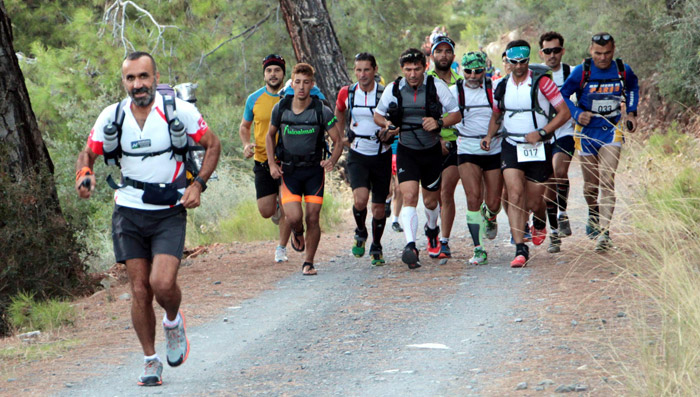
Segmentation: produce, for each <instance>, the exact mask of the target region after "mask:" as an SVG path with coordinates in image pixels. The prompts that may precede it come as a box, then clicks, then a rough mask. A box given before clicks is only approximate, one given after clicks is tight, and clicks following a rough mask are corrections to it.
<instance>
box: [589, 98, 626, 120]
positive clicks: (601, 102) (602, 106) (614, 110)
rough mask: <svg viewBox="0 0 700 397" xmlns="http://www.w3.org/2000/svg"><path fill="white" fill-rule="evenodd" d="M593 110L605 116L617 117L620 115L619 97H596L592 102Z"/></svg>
mask: <svg viewBox="0 0 700 397" xmlns="http://www.w3.org/2000/svg"><path fill="white" fill-rule="evenodd" d="M591 111H592V112H593V113H598V114H601V115H603V116H605V117H615V116H619V115H620V100H619V99H594V100H593V101H592V103H591Z"/></svg>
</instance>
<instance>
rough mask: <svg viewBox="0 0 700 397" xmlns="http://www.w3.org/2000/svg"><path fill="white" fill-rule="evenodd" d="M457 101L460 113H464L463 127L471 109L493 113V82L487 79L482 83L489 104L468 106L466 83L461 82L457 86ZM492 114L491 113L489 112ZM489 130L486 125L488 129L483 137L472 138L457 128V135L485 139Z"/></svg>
mask: <svg viewBox="0 0 700 397" xmlns="http://www.w3.org/2000/svg"><path fill="white" fill-rule="evenodd" d="M456 87H457V100H458V102H459V111H460V112H462V122H461V123H462V125H463V126H466V119H467V117H466V113H465V110H466V111H467V112H469V111H470V109H477V108H488V109H489V111H492V110H491V109H493V82H492V81H491V79H490V78H487V77H485V78H484V80H483V81H482V83H481V87H482V88H483V89H484V93H485V94H486V100H487V101H488V103H487V104H483V105H466V98H465V94H464V82H462V81H460V82H459V83H458V84H457V85H456ZM489 113H490V112H489ZM487 130H488V124H487V125H486V129H485V130H484V134H483V135H479V136H472V135H465V134H464V133H462V132H460V129H459V128H457V135H459V136H461V137H465V138H479V139H481V138H484V137H485V136H486V131H487Z"/></svg>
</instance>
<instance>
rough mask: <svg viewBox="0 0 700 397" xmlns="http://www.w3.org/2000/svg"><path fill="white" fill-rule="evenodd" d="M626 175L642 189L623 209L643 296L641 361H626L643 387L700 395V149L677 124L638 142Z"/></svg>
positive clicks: (634, 281)
mask: <svg viewBox="0 0 700 397" xmlns="http://www.w3.org/2000/svg"><path fill="white" fill-rule="evenodd" d="M631 146H632V147H631V148H630V149H631V150H630V154H629V155H628V158H629V161H628V163H627V164H626V170H625V171H624V174H623V175H624V176H623V179H626V180H627V181H628V186H629V187H631V189H632V190H633V191H635V192H636V193H635V194H634V195H631V196H628V197H626V200H627V201H628V205H626V210H625V211H624V212H623V213H621V215H620V217H619V218H621V219H623V220H624V225H625V227H627V228H629V232H630V233H631V234H632V235H633V236H634V238H630V239H626V240H625V241H624V246H622V248H623V250H624V251H625V252H626V253H627V255H626V258H625V259H624V263H626V266H625V267H624V270H625V273H623V275H626V276H629V277H628V280H630V282H631V285H633V286H634V287H635V288H636V289H637V290H638V291H639V292H640V293H641V294H642V295H643V296H644V297H646V299H644V300H642V301H640V302H637V305H636V306H635V313H634V315H633V319H634V321H635V329H636V333H635V335H634V338H635V339H634V342H635V343H636V349H635V351H636V352H637V357H635V360H634V361H633V362H634V363H635V364H636V365H625V366H624V369H625V372H626V374H627V379H628V387H629V390H630V391H632V392H633V393H634V394H635V395H643V396H695V395H700V289H699V288H698V285H700V273H699V270H700V267H699V266H698V264H699V263H698V260H697V258H698V257H700V238H698V237H699V235H698V233H699V232H700V229H698V221H699V220H700V178H698V171H700V156H698V154H699V153H700V150H699V147H698V143H697V141H696V140H694V139H693V138H691V137H688V136H685V135H681V134H679V133H678V132H677V131H676V130H675V129H674V128H671V129H670V130H669V131H668V132H667V133H666V134H665V135H657V136H652V137H651V138H650V139H649V141H648V142H647V143H646V145H631Z"/></svg>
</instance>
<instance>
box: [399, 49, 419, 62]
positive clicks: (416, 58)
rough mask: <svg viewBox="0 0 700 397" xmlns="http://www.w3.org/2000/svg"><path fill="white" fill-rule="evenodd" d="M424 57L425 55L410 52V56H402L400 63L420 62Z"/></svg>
mask: <svg viewBox="0 0 700 397" xmlns="http://www.w3.org/2000/svg"><path fill="white" fill-rule="evenodd" d="M424 56H425V55H423V54H422V53H419V52H409V53H408V54H405V55H402V56H401V58H399V61H400V62H408V63H414V62H420V61H421V60H422V59H423V57H424Z"/></svg>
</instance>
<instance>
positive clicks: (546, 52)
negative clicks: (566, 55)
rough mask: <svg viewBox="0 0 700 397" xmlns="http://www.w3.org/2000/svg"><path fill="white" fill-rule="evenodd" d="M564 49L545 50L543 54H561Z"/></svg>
mask: <svg viewBox="0 0 700 397" xmlns="http://www.w3.org/2000/svg"><path fill="white" fill-rule="evenodd" d="M562 50H563V48H561V47H552V48H543V49H542V52H543V53H545V54H546V55H549V54H551V53H555V54H559V53H560V52H561V51H562Z"/></svg>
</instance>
